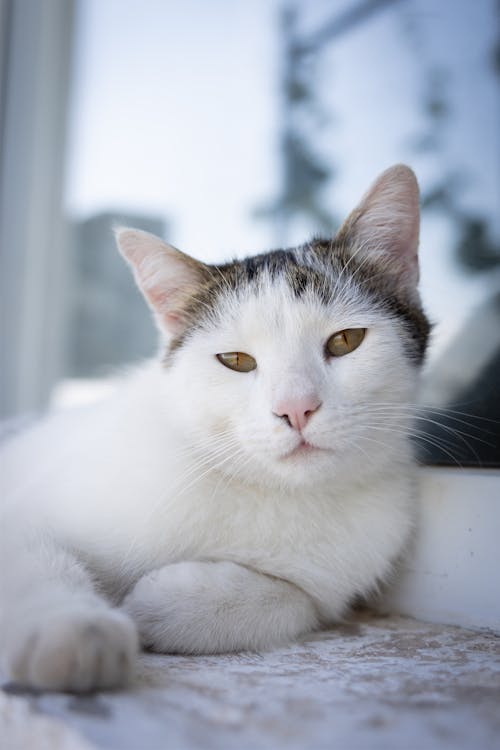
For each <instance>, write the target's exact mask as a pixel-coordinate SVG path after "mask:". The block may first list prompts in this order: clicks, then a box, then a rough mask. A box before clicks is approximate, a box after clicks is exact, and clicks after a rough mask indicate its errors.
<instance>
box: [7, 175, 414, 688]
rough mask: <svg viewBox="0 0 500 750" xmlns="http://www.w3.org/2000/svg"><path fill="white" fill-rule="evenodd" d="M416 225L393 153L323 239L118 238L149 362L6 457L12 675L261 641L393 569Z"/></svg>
mask: <svg viewBox="0 0 500 750" xmlns="http://www.w3.org/2000/svg"><path fill="white" fill-rule="evenodd" d="M418 226H419V209H418V187H417V183H416V180H415V177H414V175H413V172H412V171H411V170H410V169H409V168H408V167H405V166H396V167H393V168H391V169H389V170H387V171H386V172H384V173H383V174H382V175H381V176H380V177H379V178H378V180H377V181H376V182H375V184H374V185H373V186H372V188H371V189H370V191H369V192H368V193H367V194H366V196H365V197H364V199H363V200H362V202H361V204H360V205H359V206H358V208H357V209H356V210H355V211H354V212H353V213H352V214H351V215H350V217H349V218H348V219H347V221H346V222H345V224H344V226H343V227H342V229H341V230H340V232H339V234H338V235H337V237H336V238H335V239H333V240H331V241H328V242H326V241H322V240H316V241H314V242H312V243H311V244H309V245H305V246H303V247H299V248H296V249H292V250H286V251H283V250H279V251H275V252H272V253H268V254H263V255H260V256H257V257H253V258H248V259H246V260H243V261H235V262H233V263H228V264H226V265H220V266H207V265H204V264H202V263H199V262H197V261H196V260H193V259H192V258H190V257H188V256H186V255H184V254H183V253H181V252H179V251H177V250H175V249H174V248H172V247H170V246H168V245H166V244H164V243H163V242H162V241H160V240H159V239H157V238H156V237H153V236H152V235H149V234H146V233H143V232H139V231H134V230H129V229H124V230H122V231H120V232H119V233H118V236H117V237H118V245H119V247H120V250H121V252H122V254H123V255H124V257H125V258H126V260H127V261H128V262H129V263H130V265H131V266H132V268H133V271H134V274H135V278H136V280H137V283H138V284H139V287H140V288H141V290H142V291H143V293H144V295H145V297H146V299H147V301H148V303H149V305H150V307H151V309H152V311H153V313H154V316H155V318H156V321H157V323H158V326H159V328H160V331H161V333H162V348H161V358H160V359H159V360H157V361H152V362H149V363H147V364H145V365H143V366H141V367H139V368H138V369H137V371H135V372H132V373H131V374H130V375H129V376H128V377H127V378H125V379H124V381H123V383H122V385H121V386H120V388H119V389H118V390H117V391H116V393H115V394H114V395H113V396H112V397H110V398H109V399H108V400H107V401H104V402H101V403H99V404H97V405H95V406H92V407H90V408H85V409H81V410H77V411H73V412H71V413H69V412H66V413H60V414H55V415H52V416H49V417H48V418H47V419H45V420H44V421H43V422H41V423H40V424H38V425H37V426H36V427H35V428H33V429H31V430H30V431H29V432H27V433H25V434H23V435H21V436H20V437H18V438H16V439H13V440H11V441H10V442H9V443H8V444H7V445H6V446H5V448H4V450H3V453H2V456H1V462H2V468H1V472H2V498H3V502H2V511H1V555H2V560H1V568H0V570H1V638H0V640H1V648H2V657H3V662H4V668H5V669H6V670H7V674H8V676H9V678H10V679H12V680H15V681H16V682H18V683H21V684H25V685H31V686H35V687H40V688H47V689H56V690H75V691H85V690H90V689H96V688H111V687H115V686H120V685H122V684H124V683H125V682H126V680H127V677H128V676H129V674H130V672H131V670H132V668H133V663H134V658H135V655H136V652H137V649H138V644H139V642H140V643H141V644H142V645H144V646H146V647H149V648H152V649H154V650H156V651H163V652H181V653H211V652H213V653H216V652H223V651H236V650H241V649H267V648H270V647H271V646H273V645H275V644H279V643H283V642H286V641H289V640H290V639H293V638H296V637H297V636H299V635H300V634H302V633H307V632H308V631H312V630H314V629H317V628H320V627H324V626H328V625H330V624H331V623H334V622H335V621H336V620H338V618H340V617H341V616H342V614H343V613H344V612H345V610H346V607H347V606H348V605H349V602H350V601H351V600H352V599H353V598H354V597H356V596H357V595H362V594H366V593H367V592H369V591H370V590H371V589H373V588H374V587H376V586H377V584H378V583H379V582H380V581H383V580H384V579H387V577H388V575H389V574H390V572H391V567H392V564H393V562H394V560H395V559H396V558H397V557H398V556H399V555H400V554H401V552H402V550H403V548H404V547H405V545H406V544H407V541H408V539H409V535H410V533H411V531H412V527H413V525H414V515H415V514H414V507H415V494H414V489H413V483H414V478H413V473H414V461H413V457H412V448H411V444H410V441H409V436H408V430H409V428H410V425H411V419H412V413H411V409H410V408H409V406H408V405H409V404H410V403H413V402H414V400H415V395H414V394H415V388H416V382H417V377H418V370H419V367H420V364H421V361H422V358H423V354H424V350H425V345H426V340H427V335H428V323H427V320H426V318H425V316H424V314H423V312H422V310H421V306H420V301H419V297H418V293H417V280H418V264H417V245H418ZM117 314H119V311H117Z"/></svg>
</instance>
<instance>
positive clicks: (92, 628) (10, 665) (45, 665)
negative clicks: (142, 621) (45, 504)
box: [0, 538, 138, 692]
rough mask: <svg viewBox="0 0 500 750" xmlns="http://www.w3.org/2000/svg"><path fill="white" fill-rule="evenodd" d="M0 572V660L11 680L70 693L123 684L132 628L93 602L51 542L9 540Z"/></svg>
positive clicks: (83, 576) (68, 558) (84, 579)
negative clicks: (28, 542)
mask: <svg viewBox="0 0 500 750" xmlns="http://www.w3.org/2000/svg"><path fill="white" fill-rule="evenodd" d="M9 547H10V550H9V553H10V554H9V555H8V556H7V555H6V554H4V553H5V552H7V549H8V548H9ZM7 558H9V559H7ZM1 568H2V569H1V571H0V579H1V582H0V587H1V588H0V654H1V657H2V662H3V667H4V669H5V671H6V673H7V676H8V678H9V679H10V680H12V681H14V682H16V683H20V684H22V685H26V686H31V687H36V688H41V689H47V690H70V691H76V692H82V691H88V690H95V689H99V688H113V687H119V686H121V685H123V684H125V683H126V681H127V679H128V677H129V675H130V672H131V669H132V666H133V664H134V661H135V657H136V653H137V649H138V638H137V631H136V628H135V626H134V624H133V622H132V621H131V620H130V618H128V617H127V616H126V615H125V614H124V613H123V612H120V611H118V610H117V609H113V608H112V607H111V606H110V605H109V604H108V603H107V602H106V601H105V600H104V599H103V598H102V597H101V596H99V594H98V593H97V592H96V590H95V588H94V585H93V582H92V580H91V578H90V576H89V574H88V572H87V570H86V569H85V567H84V566H83V565H82V564H81V563H80V562H79V561H78V560H77V559H76V558H75V557H74V556H73V555H72V554H70V553H69V552H67V551H66V550H64V549H63V548H61V547H59V546H58V545H57V544H55V543H54V542H53V541H52V540H47V539H44V540H42V539H39V538H38V539H34V540H31V543H30V545H29V546H28V545H26V544H23V545H22V546H20V545H19V544H18V543H15V544H12V540H10V543H7V544H6V545H3V550H2V565H1Z"/></svg>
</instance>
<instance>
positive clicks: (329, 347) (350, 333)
mask: <svg viewBox="0 0 500 750" xmlns="http://www.w3.org/2000/svg"><path fill="white" fill-rule="evenodd" d="M365 333H366V328H346V329H345V331H339V332H338V333H334V334H333V336H330V338H329V339H328V341H327V342H326V351H327V353H328V354H329V355H330V356H332V357H343V356H344V354H349V352H353V351H354V349H357V348H358V346H359V345H360V344H361V342H362V341H363V339H364V337H365Z"/></svg>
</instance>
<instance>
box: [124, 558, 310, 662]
mask: <svg viewBox="0 0 500 750" xmlns="http://www.w3.org/2000/svg"><path fill="white" fill-rule="evenodd" d="M122 606H123V609H124V610H125V612H127V613H128V614H129V615H130V616H131V617H132V619H133V620H134V621H135V622H136V624H137V627H138V629H139V635H140V637H141V642H142V644H143V645H144V646H146V647H149V648H152V649H153V650H155V651H160V652H166V653H192V654H201V653H222V652H228V651H242V650H261V649H267V648H269V647H270V646H274V645H277V644H280V643H286V642H288V641H291V640H293V639H294V638H296V637H297V636H298V635H300V634H301V633H306V632H309V631H311V630H314V629H316V628H317V627H318V626H319V618H318V615H317V612H316V610H315V607H314V604H313V602H312V600H311V599H310V597H309V596H308V595H307V594H305V593H304V592H303V591H302V590H301V589H299V588H297V587H296V586H294V585H293V584H292V583H289V582H287V581H284V580H282V579H279V578H274V577H272V576H268V575H264V574H262V573H258V572H257V571H255V570H251V569H248V568H246V567H244V566H242V565H237V564H235V563H232V562H183V563H177V564H174V565H167V566H165V567H163V568H160V569H159V570H155V571H153V572H152V573H149V574H148V575H145V576H144V577H143V578H141V579H140V580H139V581H138V582H137V584H136V585H135V586H134V588H133V589H132V591H131V592H130V593H129V594H128V596H127V597H126V599H125V600H124V602H123V605H122Z"/></svg>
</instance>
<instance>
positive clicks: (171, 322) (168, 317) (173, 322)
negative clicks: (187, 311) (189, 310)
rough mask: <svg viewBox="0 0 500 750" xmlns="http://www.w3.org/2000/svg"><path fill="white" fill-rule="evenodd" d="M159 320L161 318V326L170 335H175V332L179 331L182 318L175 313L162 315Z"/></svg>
mask: <svg viewBox="0 0 500 750" xmlns="http://www.w3.org/2000/svg"><path fill="white" fill-rule="evenodd" d="M161 318H162V321H163V324H164V325H165V326H166V328H168V329H169V331H171V332H172V333H176V332H177V331H180V330H181V328H182V318H181V316H180V315H178V314H177V313H175V312H169V313H165V314H164V315H162V316H161Z"/></svg>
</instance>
